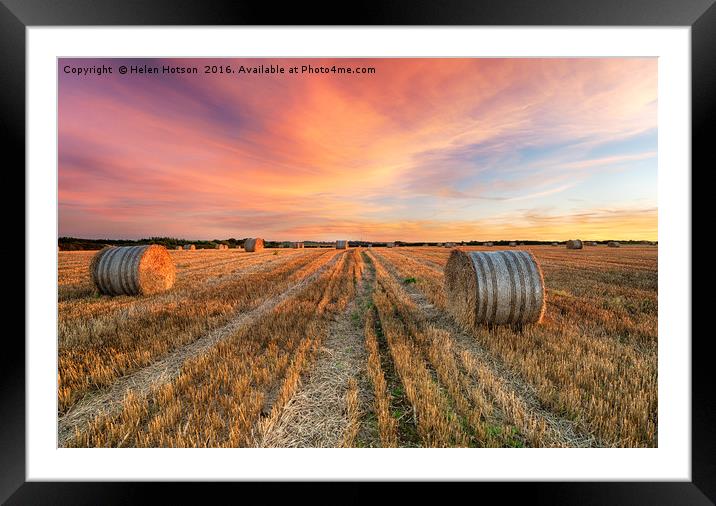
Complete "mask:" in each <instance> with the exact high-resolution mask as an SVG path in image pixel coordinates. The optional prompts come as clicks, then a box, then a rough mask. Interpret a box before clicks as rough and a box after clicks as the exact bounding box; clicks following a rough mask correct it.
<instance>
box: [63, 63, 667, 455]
mask: <svg viewBox="0 0 716 506" xmlns="http://www.w3.org/2000/svg"><path fill="white" fill-rule="evenodd" d="M658 83H659V66H658V58H655V57H628V58H626V57H589V58H576V57H563V58H536V57H535V58H516V57H509V58H496V57H495V58H463V57H460V58H457V57H456V58H447V57H441V58H422V57H421V58H388V57H384V58H347V57H344V58H299V57H292V58H223V57H222V58H165V59H162V58H115V57H112V58H64V57H60V58H57V94H58V103H57V114H58V125H57V202H58V207H57V213H58V214H57V215H58V222H57V350H58V352H57V396H56V402H57V408H56V409H57V445H58V447H62V448H65V447H70V448H90V447H91V448H95V447H100V448H120V447H122V448H124V447H132V448H137V447H146V448H198V447H201V448H248V447H252V448H295V447H300V448H448V447H459V448H658V447H659V437H658V436H659V418H658V416H657V414H658V360H657V358H658V318H659V311H658V306H659V305H658V209H659V207H658V202H657V182H658V177H657V176H658V173H657V169H658V164H657V158H658V156H657V155H658V147H659V146H658V142H657V138H658V128H659V121H658V119H657V109H658V100H657V98H658V96H659V95H658Z"/></svg>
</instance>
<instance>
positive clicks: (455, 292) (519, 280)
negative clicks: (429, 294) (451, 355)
mask: <svg viewBox="0 0 716 506" xmlns="http://www.w3.org/2000/svg"><path fill="white" fill-rule="evenodd" d="M445 293H446V295H447V301H448V304H447V305H448V309H449V311H450V312H451V313H452V314H453V316H454V317H455V319H456V320H457V321H459V322H461V323H462V324H463V325H466V326H467V327H474V326H476V325H479V324H488V325H500V324H514V325H521V324H525V323H539V322H540V321H542V316H543V314H544V309H545V291H544V278H543V276H542V269H541V268H540V266H539V264H538V263H537V260H536V259H535V257H534V256H533V255H532V253H530V252H529V251H523V250H520V251H511V250H509V251H489V252H488V251H461V250H453V251H452V253H450V258H449V259H448V262H447V264H446V265H445Z"/></svg>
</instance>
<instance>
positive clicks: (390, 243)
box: [385, 242, 395, 248]
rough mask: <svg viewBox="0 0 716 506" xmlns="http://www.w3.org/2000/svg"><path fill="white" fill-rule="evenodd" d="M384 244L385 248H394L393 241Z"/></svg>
mask: <svg viewBox="0 0 716 506" xmlns="http://www.w3.org/2000/svg"><path fill="white" fill-rule="evenodd" d="M385 246H386V248H395V243H394V242H389V243H386V244H385Z"/></svg>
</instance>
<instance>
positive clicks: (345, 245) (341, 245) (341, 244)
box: [336, 241, 348, 249]
mask: <svg viewBox="0 0 716 506" xmlns="http://www.w3.org/2000/svg"><path fill="white" fill-rule="evenodd" d="M347 248H348V241H336V249H347Z"/></svg>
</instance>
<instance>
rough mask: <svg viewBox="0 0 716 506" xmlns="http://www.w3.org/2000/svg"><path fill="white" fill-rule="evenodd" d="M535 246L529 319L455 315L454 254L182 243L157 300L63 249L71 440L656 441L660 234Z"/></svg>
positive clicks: (66, 421)
mask: <svg viewBox="0 0 716 506" xmlns="http://www.w3.org/2000/svg"><path fill="white" fill-rule="evenodd" d="M520 248H524V249H527V250H529V251H531V252H532V253H533V254H534V255H535V257H536V258H537V260H538V261H539V263H540V265H541V267H542V270H543V273H544V280H545V286H546V294H547V309H546V312H545V317H544V320H543V323H542V324H540V325H531V326H527V327H525V328H524V329H522V330H516V329H512V328H510V327H508V326H505V327H497V328H493V329H490V328H486V327H479V328H476V329H464V328H462V327H461V326H459V325H458V324H456V323H455V321H454V320H453V319H452V318H451V316H450V314H449V311H448V308H447V307H446V298H445V294H444V290H443V283H444V280H443V268H444V266H445V263H446V262H447V258H448V256H449V253H450V249H447V248H436V247H420V248H418V247H416V248H410V247H400V248H391V249H388V248H369V249H365V248H363V249H361V248H356V249H349V250H334V249H296V250H290V249H278V250H263V251H261V252H258V253H246V252H244V251H241V250H225V251H220V250H199V251H171V252H170V254H171V256H172V258H173V260H174V263H175V265H176V267H177V278H176V283H175V285H174V287H173V288H172V289H171V290H170V291H168V292H166V293H162V294H157V295H152V296H147V297H128V296H120V297H107V296H100V295H98V294H97V293H96V292H95V290H94V288H93V286H92V283H91V281H90V277H89V271H88V266H89V263H90V260H91V258H92V256H93V255H94V253H95V252H60V253H59V268H58V305H59V321H58V334H59V341H58V350H59V353H58V417H59V423H58V444H59V445H60V446H82V447H86V446H92V447H94V446H100V447H120V446H129V447H137V446H141V447H146V446H149V447H246V446H260V447H271V446H280V447H286V446H304V447H305V446H316V447H341V446H347V447H378V446H383V447H396V446H398V447H405V446H408V447H422V446H438V447H446V446H468V447H505V446H509V447H523V446H524V447H534V446H538V447H600V446H608V447H621V446H625V447H654V446H656V445H657V317H658V310H657V307H658V305H657V248H656V247H655V246H622V247H621V248H608V247H606V246H591V247H590V246H587V247H585V249H584V250H567V249H565V248H564V246H560V247H553V246H535V247H529V246H528V247H524V246H522V247H520ZM465 249H486V250H497V249H500V248H497V247H493V248H480V247H475V248H468V247H466V248H465Z"/></svg>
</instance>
